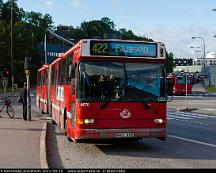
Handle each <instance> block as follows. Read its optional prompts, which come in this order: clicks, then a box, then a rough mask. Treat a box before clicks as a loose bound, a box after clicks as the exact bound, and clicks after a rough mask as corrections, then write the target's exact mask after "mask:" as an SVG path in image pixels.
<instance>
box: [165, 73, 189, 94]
mask: <svg viewBox="0 0 216 173" xmlns="http://www.w3.org/2000/svg"><path fill="white" fill-rule="evenodd" d="M167 81H168V83H172V87H171V88H170V89H172V90H173V94H174V95H178V94H179V95H184V94H186V90H187V94H191V93H192V87H193V77H192V76H191V75H188V74H187V88H186V74H169V75H167ZM168 85H169V84H168Z"/></svg>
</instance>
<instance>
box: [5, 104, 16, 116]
mask: <svg viewBox="0 0 216 173" xmlns="http://www.w3.org/2000/svg"><path fill="white" fill-rule="evenodd" d="M6 112H7V114H8V115H9V117H10V118H13V117H14V109H13V108H12V106H8V107H7V110H6Z"/></svg>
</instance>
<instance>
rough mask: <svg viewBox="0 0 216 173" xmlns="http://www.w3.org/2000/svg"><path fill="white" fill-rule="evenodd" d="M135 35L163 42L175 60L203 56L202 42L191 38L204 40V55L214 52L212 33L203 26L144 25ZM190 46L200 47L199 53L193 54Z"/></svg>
mask: <svg viewBox="0 0 216 173" xmlns="http://www.w3.org/2000/svg"><path fill="white" fill-rule="evenodd" d="M140 26H141V25H140ZM135 33H136V34H139V35H145V36H146V37H148V38H152V39H153V40H155V41H161V42H164V43H165V45H166V48H167V50H168V51H169V52H172V53H173V54H174V56H175V57H176V58H182V57H185V58H197V57H201V56H203V42H202V40H201V39H191V37H202V38H204V40H205V46H206V54H208V53H209V52H212V51H216V40H215V39H214V38H213V35H214V31H213V30H210V29H209V28H207V27H203V26H196V27H195V26H188V27H187V28H181V29H180V28H175V27H170V28H167V27H164V26H150V25H146V26H142V27H140V28H139V29H138V28H137V29H136V31H135ZM191 46H194V47H197V46H198V47H201V48H202V49H201V53H195V50H194V49H191V48H190V47H191Z"/></svg>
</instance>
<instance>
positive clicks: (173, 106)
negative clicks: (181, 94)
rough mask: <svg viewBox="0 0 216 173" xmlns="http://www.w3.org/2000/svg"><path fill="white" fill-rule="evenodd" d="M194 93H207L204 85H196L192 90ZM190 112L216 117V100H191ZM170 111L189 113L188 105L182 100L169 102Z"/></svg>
mask: <svg viewBox="0 0 216 173" xmlns="http://www.w3.org/2000/svg"><path fill="white" fill-rule="evenodd" d="M192 92H193V93H196V92H198V93H206V90H205V88H204V87H203V85H202V83H196V84H194V85H193V88H192ZM188 102H189V105H188V109H189V110H188V111H189V112H196V113H201V114H208V115H215V116H216V106H215V105H216V100H208V101H207V100H203V102H202V101H201V100H190V101H188ZM167 108H168V111H187V110H185V108H186V103H185V102H184V101H180V100H173V101H172V102H168V106H167Z"/></svg>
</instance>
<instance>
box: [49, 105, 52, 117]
mask: <svg viewBox="0 0 216 173" xmlns="http://www.w3.org/2000/svg"><path fill="white" fill-rule="evenodd" d="M49 116H50V117H52V102H51V103H50V105H49Z"/></svg>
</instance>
